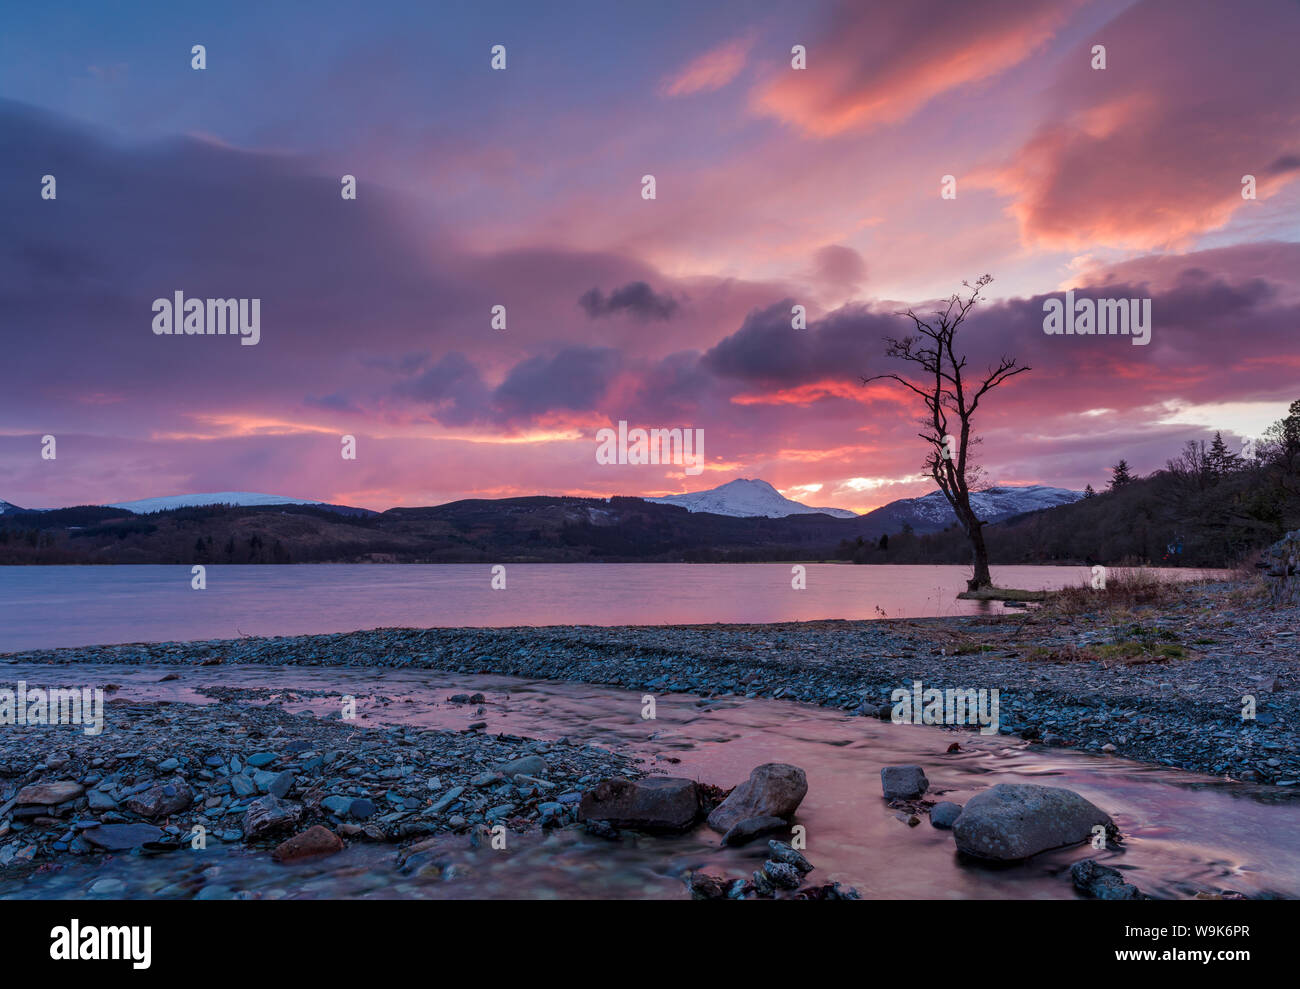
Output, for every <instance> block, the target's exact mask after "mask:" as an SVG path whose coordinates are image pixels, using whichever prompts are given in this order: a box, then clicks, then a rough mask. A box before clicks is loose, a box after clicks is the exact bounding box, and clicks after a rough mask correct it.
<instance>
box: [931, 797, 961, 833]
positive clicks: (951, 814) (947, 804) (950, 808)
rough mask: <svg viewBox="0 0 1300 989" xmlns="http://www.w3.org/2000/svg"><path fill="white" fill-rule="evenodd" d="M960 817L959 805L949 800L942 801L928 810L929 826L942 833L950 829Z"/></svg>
mask: <svg viewBox="0 0 1300 989" xmlns="http://www.w3.org/2000/svg"><path fill="white" fill-rule="evenodd" d="M960 816H961V804H955V803H953V802H952V801H951V800H942V801H940V802H939V803H937V804H935V805H934V806H933V807H931V808H930V824H931V825H932V826H934V827H936V828H942V829H943V830H944V831H947V830H949V829H950V828H952V826H953V824H955V823H956V821H957V818H959V817H960Z"/></svg>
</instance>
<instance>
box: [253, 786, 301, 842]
mask: <svg viewBox="0 0 1300 989" xmlns="http://www.w3.org/2000/svg"><path fill="white" fill-rule="evenodd" d="M300 817H302V808H301V807H299V806H298V805H297V804H292V803H289V802H288V801H287V800H281V799H280V798H279V797H269V796H268V797H261V798H260V799H258V800H254V801H253V802H252V803H251V804H249V805H248V810H247V811H246V812H245V813H244V840H245V841H256V840H257V839H258V838H265V837H267V836H268V835H273V834H278V833H279V832H282V831H288V830H289V829H290V828H292V827H293V826H294V825H295V824H297V823H298V819H299V818H300Z"/></svg>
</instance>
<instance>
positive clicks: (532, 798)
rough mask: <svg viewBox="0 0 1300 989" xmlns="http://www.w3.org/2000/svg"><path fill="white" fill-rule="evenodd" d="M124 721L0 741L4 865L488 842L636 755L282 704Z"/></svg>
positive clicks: (214, 707) (174, 710)
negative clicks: (447, 840)
mask: <svg viewBox="0 0 1300 989" xmlns="http://www.w3.org/2000/svg"><path fill="white" fill-rule="evenodd" d="M109 706H110V707H111V708H112V713H111V717H112V724H113V730H112V731H111V732H105V733H104V734H102V735H87V734H86V733H84V732H83V731H82V730H81V729H80V728H78V727H76V726H71V727H69V726H56V727H52V726H48V725H26V726H24V727H23V729H22V730H21V731H9V732H5V733H3V734H0V867H9V868H10V869H21V868H22V867H24V866H27V867H28V870H29V872H31V871H35V870H39V869H42V868H48V867H49V865H50V863H52V862H59V861H67V860H69V859H71V858H74V857H77V856H86V855H92V854H99V853H109V854H113V853H117V854H124V853H132V852H140V853H143V854H149V855H162V854H167V853H170V852H176V851H180V850H182V849H186V848H206V847H207V846H208V845H221V844H230V845H238V846H241V847H245V848H251V849H253V850H261V851H263V852H270V853H271V854H273V855H274V858H275V860H276V861H278V862H287V861H295V860H298V859H303V858H310V857H314V856H321V855H329V854H333V853H335V852H337V851H340V850H342V848H343V847H344V842H345V840H346V841H347V842H379V843H385V842H387V843H404V842H410V841H412V840H417V839H424V838H428V837H431V836H436V835H440V834H447V833H459V834H462V835H469V836H470V839H471V840H474V841H479V840H488V839H490V837H491V835H492V831H493V829H494V828H497V827H498V826H499V827H501V828H503V829H504V830H505V831H508V832H512V833H516V834H517V833H519V832H522V831H526V830H528V829H530V828H534V827H540V828H552V827H561V826H564V825H567V824H572V823H573V822H574V821H575V820H576V816H577V807H578V802H579V801H580V800H581V798H582V794H583V791H584V790H587V789H589V788H590V787H592V786H594V785H596V784H597V783H598V782H600V781H601V780H604V779H607V778H609V777H611V776H623V777H638V776H640V775H641V774H640V771H639V770H638V769H637V768H636V767H635V766H634V765H632V763H631V762H630V761H629V760H627V759H625V758H623V757H621V756H619V755H616V754H614V753H611V752H608V751H606V750H604V749H601V748H598V747H595V746H590V745H576V744H570V743H569V742H567V741H566V740H560V741H556V742H546V741H535V740H529V739H523V738H515V737H510V736H504V735H496V736H491V735H486V734H484V733H483V732H482V731H480V730H477V729H472V730H466V731H461V732H451V731H434V730H414V729H410V728H382V727H366V728H363V727H360V726H359V725H357V724H356V723H355V722H344V721H340V720H331V719H328V718H318V717H315V716H312V715H306V714H299V715H292V714H288V713H285V712H284V711H282V710H280V709H279V708H277V707H275V706H256V705H249V704H236V703H231V702H219V703H215V704H206V705H191V704H165V703H137V702H128V701H113V700H110V701H109Z"/></svg>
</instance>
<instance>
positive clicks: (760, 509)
mask: <svg viewBox="0 0 1300 989" xmlns="http://www.w3.org/2000/svg"><path fill="white" fill-rule="evenodd" d="M645 500H646V501H649V502H654V503H656V504H660V505H679V506H681V507H682V508H685V509H686V510H687V511H688V512H710V513H712V514H714V515H730V516H733V517H736V518H757V517H759V516H763V517H765V518H770V519H779V518H785V517H787V516H789V515H819V514H820V515H829V516H831V517H832V518H837V519H855V518H857V517H858V514H857V512H850V511H849V510H848V509H846V508H812V507H810V506H808V505H805V504H803V503H802V502H798V501H793V500H791V499H789V498H787V497H785V496H784V495H783V494H781V492H780V491H778V490H776V488H774V487H772V485H770V484H768V483H767V482H766V481H760V480H757V479H749V478H742V479H738V480H735V481H728V482H727V483H726V484H722V485H719V486H718V487H716V488H710V489H709V490H708V491H695V492H692V493H690V494H679V495H665V496H664V497H662V498H646V499H645Z"/></svg>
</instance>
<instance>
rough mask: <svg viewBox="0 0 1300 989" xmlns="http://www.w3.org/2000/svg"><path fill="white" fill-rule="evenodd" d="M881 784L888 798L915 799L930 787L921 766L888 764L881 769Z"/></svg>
mask: <svg viewBox="0 0 1300 989" xmlns="http://www.w3.org/2000/svg"><path fill="white" fill-rule="evenodd" d="M880 786H881V789H882V790H884V792H885V799H886V800H915V799H916V798H917V797H919V796H921V795H922V794H923V793H925V791H926V790H928V789H930V781H929V780H928V779H926V778H925V770H924V769H922V768H921V767H920V766H886V767H885V768H884V769H882V770H881V771H880Z"/></svg>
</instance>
